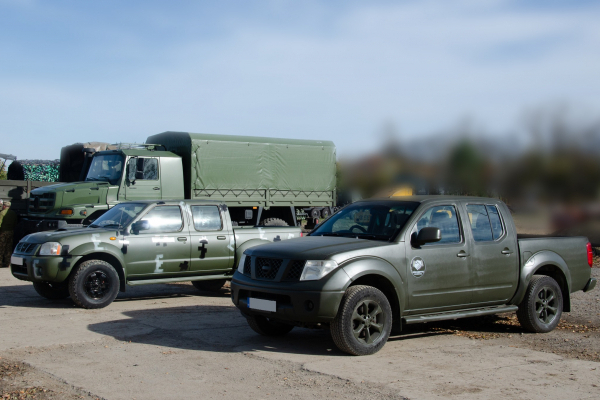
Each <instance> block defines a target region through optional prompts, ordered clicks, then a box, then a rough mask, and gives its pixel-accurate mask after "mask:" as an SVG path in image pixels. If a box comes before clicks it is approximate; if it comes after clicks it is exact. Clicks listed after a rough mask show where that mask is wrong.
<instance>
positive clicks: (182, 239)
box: [177, 237, 187, 242]
mask: <svg viewBox="0 0 600 400" xmlns="http://www.w3.org/2000/svg"><path fill="white" fill-rule="evenodd" d="M177 240H179V241H180V242H187V238H186V237H178V238H177Z"/></svg>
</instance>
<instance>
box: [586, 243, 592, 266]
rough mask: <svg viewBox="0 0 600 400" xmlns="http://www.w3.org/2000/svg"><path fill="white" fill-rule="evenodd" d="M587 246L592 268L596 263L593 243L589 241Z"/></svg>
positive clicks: (589, 262) (589, 263)
mask: <svg viewBox="0 0 600 400" xmlns="http://www.w3.org/2000/svg"><path fill="white" fill-rule="evenodd" d="M585 247H586V248H587V255H588V265H589V266H590V268H592V265H594V251H593V250H592V244H591V243H590V242H588V243H587V244H586V245H585Z"/></svg>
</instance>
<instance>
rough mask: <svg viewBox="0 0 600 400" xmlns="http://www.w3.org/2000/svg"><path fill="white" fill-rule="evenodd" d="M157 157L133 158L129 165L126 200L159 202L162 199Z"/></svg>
mask: <svg viewBox="0 0 600 400" xmlns="http://www.w3.org/2000/svg"><path fill="white" fill-rule="evenodd" d="M158 162H159V161H158V158H157V157H132V158H130V159H129V162H128V163H127V179H126V183H125V198H126V199H127V200H158V199H161V198H162V191H161V185H160V179H159V178H160V177H159V164H158Z"/></svg>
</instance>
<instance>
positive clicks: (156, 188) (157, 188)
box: [152, 187, 160, 190]
mask: <svg viewBox="0 0 600 400" xmlns="http://www.w3.org/2000/svg"><path fill="white" fill-rule="evenodd" d="M152 190H160V188H159V187H155V188H152Z"/></svg>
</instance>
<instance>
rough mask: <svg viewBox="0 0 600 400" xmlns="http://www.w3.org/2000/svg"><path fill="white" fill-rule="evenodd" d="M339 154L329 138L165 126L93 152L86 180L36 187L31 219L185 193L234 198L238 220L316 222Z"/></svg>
mask: <svg viewBox="0 0 600 400" xmlns="http://www.w3.org/2000/svg"><path fill="white" fill-rule="evenodd" d="M335 161H336V153H335V146H334V145H333V143H332V142H329V141H317V140H295V139H273V138H261V137H249V136H248V137H246V136H225V135H210V134H198V133H186V132H164V133H160V134H157V135H153V136H150V137H148V139H147V140H146V143H145V144H133V145H126V144H121V145H118V146H117V147H116V148H114V149H111V150H106V151H99V152H96V153H94V154H93V157H92V158H91V162H90V164H89V169H88V171H87V175H86V177H85V179H84V180H83V181H81V182H73V183H68V184H58V185H52V186H45V187H41V188H37V189H35V190H33V191H32V192H31V195H30V200H29V209H28V212H27V219H28V220H29V221H32V223H31V225H35V227H34V228H31V229H32V230H33V231H35V229H38V230H39V227H43V229H56V228H58V227H65V226H67V225H78V224H89V223H91V222H92V221H94V220H95V219H97V218H98V217H100V216H101V215H102V214H103V213H104V212H106V211H107V210H108V209H110V208H111V207H113V206H115V205H116V204H118V203H120V202H123V201H127V200H151V199H177V198H184V199H191V200H197V199H206V200H212V201H220V202H223V203H225V204H227V206H228V207H229V209H230V213H231V219H232V222H233V223H234V225H238V226H244V225H264V226H295V225H296V224H297V222H298V221H299V220H300V219H306V220H307V222H308V226H314V225H315V224H316V223H317V222H318V221H319V220H320V219H323V218H327V217H328V216H330V215H331V214H332V210H333V206H334V205H335V201H336V194H335ZM41 221H44V222H43V223H41ZM36 227H37V228H36Z"/></svg>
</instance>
